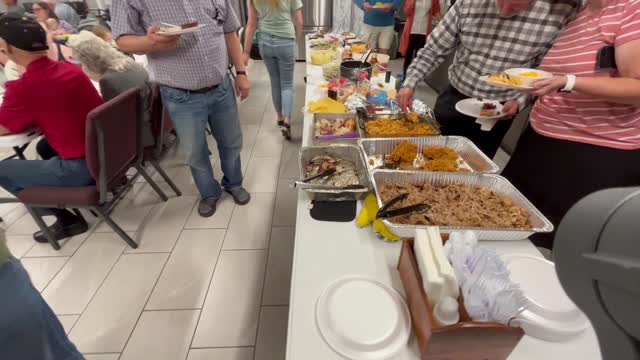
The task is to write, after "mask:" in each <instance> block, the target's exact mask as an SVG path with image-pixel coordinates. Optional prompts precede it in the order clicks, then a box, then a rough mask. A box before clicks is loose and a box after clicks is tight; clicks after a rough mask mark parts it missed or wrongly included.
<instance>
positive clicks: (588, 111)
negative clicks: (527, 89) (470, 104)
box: [530, 0, 640, 150]
mask: <svg viewBox="0 0 640 360" xmlns="http://www.w3.org/2000/svg"><path fill="white" fill-rule="evenodd" d="M639 39H640V0H609V4H608V5H607V6H606V7H605V8H604V9H603V10H602V13H601V14H600V15H599V16H597V15H596V16H594V15H591V14H590V13H589V12H588V11H586V10H583V11H582V12H581V13H579V14H578V15H577V16H576V18H575V19H574V20H573V21H571V22H570V23H569V24H568V25H567V27H566V28H565V30H564V31H563V32H562V33H561V34H560V35H559V36H558V38H557V39H556V42H555V44H554V45H553V47H552V48H551V49H550V50H549V52H548V53H547V55H546V56H545V58H544V59H543V60H542V63H541V65H540V69H542V70H546V71H549V72H552V73H554V74H558V75H565V74H574V75H577V76H579V77H580V76H592V77H605V78H613V77H619V76H620V74H619V73H618V72H617V71H604V72H602V71H596V70H595V68H596V57H597V53H598V50H599V49H600V48H602V47H603V46H607V45H615V46H616V47H618V46H621V45H623V44H625V43H628V42H629V41H633V40H639ZM530 118H531V125H532V126H533V128H534V129H535V130H536V132H538V133H539V134H541V135H544V136H548V137H552V138H557V139H564V140H570V141H577V142H582V143H587V144H593V145H599V146H606V147H610V148H617V149H623V150H633V149H640V105H624V104H618V103H614V102H610V101H606V100H604V99H596V98H593V97H590V96H587V95H581V94H577V93H575V92H574V93H560V92H558V93H551V94H548V95H545V96H542V97H540V98H539V99H538V101H537V102H536V104H535V106H534V107H533V110H532V112H531V116H530Z"/></svg>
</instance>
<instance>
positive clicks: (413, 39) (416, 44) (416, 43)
mask: <svg viewBox="0 0 640 360" xmlns="http://www.w3.org/2000/svg"><path fill="white" fill-rule="evenodd" d="M426 43H427V35H421V34H411V36H409V47H408V48H407V53H406V54H405V55H404V66H403V69H404V71H403V73H404V74H406V73H407V69H408V68H409V65H411V62H412V61H413V59H415V58H416V56H417V55H418V51H420V49H422V48H423V47H424V45H425V44H426Z"/></svg>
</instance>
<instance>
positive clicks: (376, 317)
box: [316, 276, 411, 360]
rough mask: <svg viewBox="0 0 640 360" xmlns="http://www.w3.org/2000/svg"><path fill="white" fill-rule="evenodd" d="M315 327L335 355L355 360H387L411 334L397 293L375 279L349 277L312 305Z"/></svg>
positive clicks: (402, 345)
mask: <svg viewBox="0 0 640 360" xmlns="http://www.w3.org/2000/svg"><path fill="white" fill-rule="evenodd" d="M316 325H317V326H318V330H319V332H320V334H321V335H322V337H323V339H324V340H325V341H326V342H327V344H328V345H329V346H330V347H331V348H332V349H333V350H334V351H335V352H337V353H338V354H340V355H342V356H344V357H346V358H348V359H357V360H383V359H389V358H391V357H393V356H394V355H395V354H397V353H398V352H399V351H400V350H401V349H402V348H403V347H404V346H406V344H407V341H408V339H409V335H410V334H411V317H410V314H409V309H408V308H407V305H406V304H405V302H404V300H403V299H402V297H401V296H400V294H399V293H398V292H397V291H395V290H394V289H392V288H389V287H388V286H386V285H384V284H382V283H380V282H378V281H377V280H375V279H370V278H365V277H358V276H350V277H344V278H340V279H338V280H336V281H334V282H333V283H331V284H330V285H329V286H328V287H327V288H326V289H325V290H324V291H323V293H322V294H321V295H320V297H319V298H318V302H317V303H316Z"/></svg>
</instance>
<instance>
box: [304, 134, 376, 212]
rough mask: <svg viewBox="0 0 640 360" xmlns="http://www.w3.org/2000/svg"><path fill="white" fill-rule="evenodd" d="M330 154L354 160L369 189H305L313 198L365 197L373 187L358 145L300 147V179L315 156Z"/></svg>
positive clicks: (360, 176)
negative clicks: (306, 165)
mask: <svg viewBox="0 0 640 360" xmlns="http://www.w3.org/2000/svg"><path fill="white" fill-rule="evenodd" d="M317 155H329V156H334V157H339V158H342V159H346V160H349V161H352V162H353V163H354V164H355V165H356V171H357V172H358V178H359V179H360V185H363V186H365V187H366V188H367V190H326V189H304V191H305V192H306V193H307V194H308V195H309V197H310V198H311V200H322V201H345V200H357V199H362V198H364V197H365V196H366V195H367V194H368V193H369V191H371V189H372V185H371V181H370V180H369V174H368V171H367V167H366V165H365V163H364V158H363V156H362V151H361V150H360V147H358V146H357V145H348V144H332V145H327V146H306V147H303V148H302V149H300V163H299V167H300V179H304V178H305V177H306V175H307V174H305V173H304V166H305V164H306V163H307V162H309V161H310V160H311V159H312V158H313V157H314V156H317Z"/></svg>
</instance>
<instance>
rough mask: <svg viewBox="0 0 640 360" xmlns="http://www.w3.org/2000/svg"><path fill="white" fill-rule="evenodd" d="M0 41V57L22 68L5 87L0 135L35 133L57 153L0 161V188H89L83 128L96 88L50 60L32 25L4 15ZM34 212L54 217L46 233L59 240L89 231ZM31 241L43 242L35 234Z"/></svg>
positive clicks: (78, 222)
mask: <svg viewBox="0 0 640 360" xmlns="http://www.w3.org/2000/svg"><path fill="white" fill-rule="evenodd" d="M0 38H1V39H2V40H0V52H2V53H4V54H5V55H6V56H7V57H8V58H9V59H10V60H12V61H13V62H15V63H16V64H18V65H20V66H23V67H24V68H26V69H27V70H26V72H25V73H24V74H23V75H22V77H20V79H18V80H15V81H8V82H7V83H6V84H5V86H6V91H5V95H4V101H3V102H2V106H0V136H2V135H8V134H17V133H20V132H23V131H26V130H27V129H30V128H38V129H40V131H42V133H43V135H44V136H45V137H46V138H47V140H48V141H49V143H50V144H51V146H52V147H53V148H54V149H55V150H56V152H57V153H58V154H59V156H56V157H54V158H52V159H49V160H14V159H12V160H4V161H0V186H1V187H3V188H4V189H5V190H7V191H9V192H10V193H12V194H17V193H19V192H20V191H22V190H23V189H25V188H28V187H33V186H87V185H92V184H94V179H93V177H92V176H91V174H90V173H89V169H88V168H87V162H86V160H85V127H86V121H87V115H88V114H89V112H90V111H91V110H93V109H95V108H96V107H98V106H100V105H101V104H103V101H102V98H101V97H100V95H99V94H98V92H97V91H96V89H95V87H94V86H93V84H92V83H91V81H90V80H89V78H88V77H87V75H85V74H84V73H83V72H82V69H81V68H80V67H79V66H77V65H74V64H71V63H68V62H66V61H54V60H51V59H49V57H48V54H47V49H48V45H47V34H46V32H45V31H44V29H43V28H42V26H40V24H39V23H37V22H35V21H34V20H31V19H29V18H27V17H14V16H11V15H6V16H3V17H2V18H0ZM33 99H38V106H34V104H33ZM37 210H38V211H39V212H40V214H41V215H53V216H55V217H56V222H55V223H54V224H53V225H52V226H50V227H49V228H50V230H51V232H52V234H53V236H54V237H55V238H56V239H58V240H61V239H64V238H67V237H71V236H75V235H79V234H82V233H84V232H86V231H87V230H88V226H87V223H86V222H85V220H84V219H83V218H82V217H79V216H76V215H74V214H73V213H71V212H70V211H68V210H64V209H53V208H52V209H42V208H38V209H37ZM34 238H35V240H36V241H38V242H44V243H46V242H48V241H47V239H46V237H45V236H44V234H43V233H42V232H40V231H39V232H37V233H35V234H34Z"/></svg>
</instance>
